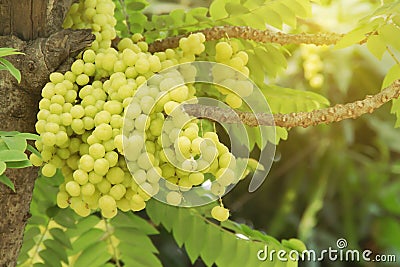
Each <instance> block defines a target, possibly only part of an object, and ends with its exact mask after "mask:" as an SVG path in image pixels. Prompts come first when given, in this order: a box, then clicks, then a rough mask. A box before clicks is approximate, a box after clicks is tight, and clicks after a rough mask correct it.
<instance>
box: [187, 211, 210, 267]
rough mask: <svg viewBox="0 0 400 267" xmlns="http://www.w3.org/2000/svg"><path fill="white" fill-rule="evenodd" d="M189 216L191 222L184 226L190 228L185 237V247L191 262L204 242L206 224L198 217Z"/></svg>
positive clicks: (196, 256) (199, 251)
mask: <svg viewBox="0 0 400 267" xmlns="http://www.w3.org/2000/svg"><path fill="white" fill-rule="evenodd" d="M189 218H190V219H191V223H188V224H187V225H186V226H185V227H187V228H189V229H190V232H189V234H188V237H186V241H185V249H186V252H187V254H188V256H189V259H190V260H191V262H192V264H193V263H194V262H195V261H196V259H197V258H198V257H199V256H200V253H201V251H202V249H203V248H204V246H205V244H206V242H205V241H206V233H207V225H206V224H205V223H204V221H202V220H201V219H200V218H197V219H196V218H193V216H190V217H189Z"/></svg>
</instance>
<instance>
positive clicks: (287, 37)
mask: <svg viewBox="0 0 400 267" xmlns="http://www.w3.org/2000/svg"><path fill="white" fill-rule="evenodd" d="M196 32H201V33H203V34H204V35H205V37H206V40H207V41H212V40H218V39H221V38H225V37H229V38H241V39H245V40H252V41H255V42H260V43H276V44H280V45H285V44H315V45H333V44H336V43H337V42H338V41H339V40H340V39H341V38H342V37H343V36H344V35H343V34H338V33H316V34H308V33H299V34H288V33H283V32H273V31H271V30H257V29H254V28H251V27H246V26H215V27H212V28H208V29H204V30H200V31H196ZM189 34H190V33H188V34H185V35H179V36H172V37H167V38H165V39H162V40H157V41H155V42H154V43H151V44H150V45H149V51H150V52H151V53H154V52H161V51H164V50H166V49H167V48H176V47H178V46H179V40H180V39H181V38H183V37H186V36H188V35H189Z"/></svg>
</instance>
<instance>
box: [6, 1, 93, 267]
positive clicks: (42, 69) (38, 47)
mask: <svg viewBox="0 0 400 267" xmlns="http://www.w3.org/2000/svg"><path fill="white" fill-rule="evenodd" d="M71 2H72V0H64V1H63V0H46V1H44V0H43V1H36V0H20V1H13V0H0V47H13V48H16V49H18V50H20V51H22V52H24V53H25V55H15V56H10V57H8V58H7V59H8V60H9V61H10V62H12V63H13V64H14V65H15V66H16V67H17V68H18V69H19V70H20V71H21V74H22V81H21V83H20V84H18V83H17V82H16V80H15V79H14V78H13V77H12V76H11V75H10V74H9V73H8V72H5V71H1V72H0V122H1V126H0V130H6V131H9V130H17V131H21V132H34V131H35V122H36V113H37V109H38V108H37V107H38V101H39V99H40V92H41V88H42V87H43V85H44V84H45V83H46V82H47V81H48V77H49V74H50V73H51V72H54V71H55V70H57V69H58V68H59V67H60V66H62V64H65V62H68V61H67V60H68V59H69V58H71V57H73V56H75V55H76V54H77V53H79V51H81V50H82V49H84V48H85V47H86V46H88V45H89V44H90V43H91V42H92V41H93V40H94V36H93V35H92V34H91V33H90V30H79V31H72V30H62V29H61V25H62V21H63V18H64V17H65V14H66V12H67V8H68V7H69V6H70V4H71ZM44 10H45V11H46V12H43V11H44ZM6 174H7V175H8V177H9V178H10V179H11V180H12V181H13V182H14V184H15V188H16V193H14V192H12V191H11V190H9V189H8V188H7V187H5V186H4V185H2V184H0V266H1V267H3V266H15V265H16V262H17V257H18V253H19V250H20V247H21V244H22V240H23V233H24V228H25V225H26V221H27V219H28V218H29V205H30V202H31V199H32V191H33V186H34V182H35V179H36V177H37V169H35V168H26V169H21V170H16V169H13V170H7V173H6Z"/></svg>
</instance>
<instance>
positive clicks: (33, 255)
mask: <svg viewBox="0 0 400 267" xmlns="http://www.w3.org/2000/svg"><path fill="white" fill-rule="evenodd" d="M51 220H52V219H49V221H48V222H47V224H46V227H45V228H44V231H43V234H41V236H40V239H39V241H38V242H37V243H36V244H35V246H36V247H35V250H34V252H33V254H32V257H31V258H30V259H29V262H30V264H31V265H32V266H33V264H34V262H33V261H34V259H35V258H36V256H37V255H38V253H39V249H40V244H42V242H43V240H44V237H45V235H46V234H47V231H48V230H49V226H50V222H51Z"/></svg>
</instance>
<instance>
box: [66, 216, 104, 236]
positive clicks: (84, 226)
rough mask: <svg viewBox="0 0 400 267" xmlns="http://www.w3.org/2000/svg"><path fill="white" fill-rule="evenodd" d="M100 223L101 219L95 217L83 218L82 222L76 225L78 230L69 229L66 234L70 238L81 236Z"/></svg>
mask: <svg viewBox="0 0 400 267" xmlns="http://www.w3.org/2000/svg"><path fill="white" fill-rule="evenodd" d="M99 222H100V218H99V217H97V216H95V215H90V216H88V217H85V218H81V219H80V221H79V222H78V223H77V224H76V228H68V229H67V230H66V234H67V235H68V236H69V237H75V236H80V235H82V234H83V233H85V232H87V231H88V230H90V229H92V228H93V227H94V226H95V225H96V224H98V223H99Z"/></svg>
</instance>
